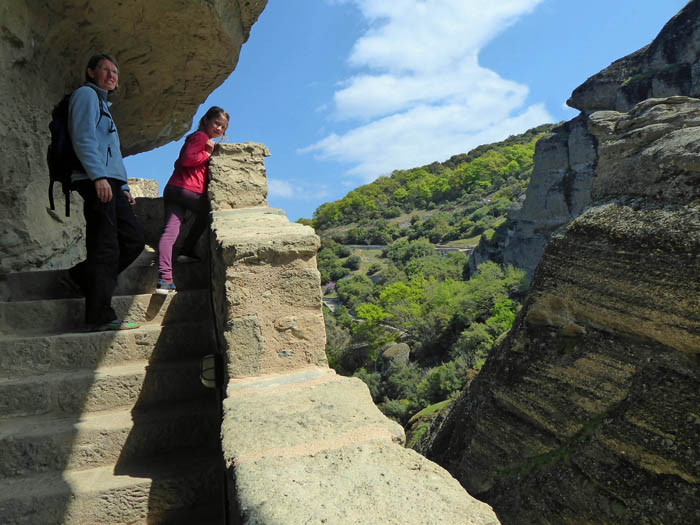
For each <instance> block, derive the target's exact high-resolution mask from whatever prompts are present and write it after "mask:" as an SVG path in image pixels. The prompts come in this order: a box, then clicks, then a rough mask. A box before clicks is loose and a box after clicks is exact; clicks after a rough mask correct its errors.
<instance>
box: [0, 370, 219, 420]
mask: <svg viewBox="0 0 700 525" xmlns="http://www.w3.org/2000/svg"><path fill="white" fill-rule="evenodd" d="M199 374H200V362H199V360H192V361H182V362H174V363H155V364H152V365H149V364H148V362H146V361H136V362H132V363H127V364H123V365H116V366H110V367H102V368H98V369H96V370H77V371H72V372H61V373H50V374H45V375H36V376H27V377H22V378H13V379H4V380H0V418H2V417H12V416H30V415H39V414H49V413H52V414H67V415H70V414H80V413H84V412H93V411H99V410H109V409H111V408H116V407H122V406H134V407H143V406H148V405H156V404H158V403H174V402H178V401H184V400H188V399H202V400H203V401H202V402H205V401H204V400H207V399H209V398H211V399H209V401H206V402H207V403H208V402H214V401H213V399H214V398H215V392H214V391H213V390H210V389H207V388H205V387H204V386H203V385H202V384H201V380H200V377H199ZM0 421H1V419H0Z"/></svg>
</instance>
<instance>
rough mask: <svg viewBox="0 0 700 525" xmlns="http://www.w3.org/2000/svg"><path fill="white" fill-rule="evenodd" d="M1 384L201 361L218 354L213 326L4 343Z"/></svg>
mask: <svg viewBox="0 0 700 525" xmlns="http://www.w3.org/2000/svg"><path fill="white" fill-rule="evenodd" d="M0 344H1V345H2V351H1V352H0V379H9V378H18V377H21V376H27V375H39V374H46V373H48V372H51V371H56V372H60V371H67V370H76V369H96V368H98V367H100V366H102V367H104V366H110V365H117V364H122V363H126V362H129V361H138V360H141V361H149V362H150V363H157V362H161V361H176V360H180V359H187V358H193V359H194V358H199V357H202V356H204V355H206V354H210V353H213V352H214V351H215V348H216V340H215V335H214V327H213V325H212V322H211V321H199V322H191V323H177V324H169V325H155V324H145V325H142V326H141V327H139V328H137V329H135V330H123V331H120V332H86V333H70V334H59V335H49V336H34V337H0Z"/></svg>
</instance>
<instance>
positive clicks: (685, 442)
mask: <svg viewBox="0 0 700 525" xmlns="http://www.w3.org/2000/svg"><path fill="white" fill-rule="evenodd" d="M698 13H700V2H699V1H697V0H693V1H691V2H690V3H689V4H688V5H687V6H686V7H685V8H684V9H683V10H682V11H681V12H680V13H679V14H678V15H677V16H676V17H674V19H673V20H671V21H670V22H669V23H668V24H667V25H666V26H665V28H664V30H663V31H662V33H661V35H660V36H659V38H657V39H656V40H655V41H654V43H652V44H650V46H647V47H646V48H644V49H643V50H640V51H638V52H636V53H634V54H632V55H630V56H629V57H626V58H625V59H622V60H620V61H618V62H616V63H615V64H613V65H612V66H611V68H612V69H610V68H609V69H608V70H605V71H604V72H603V73H601V74H600V75H598V76H594V77H592V79H589V81H587V83H586V84H584V86H585V89H583V88H578V89H577V90H576V91H574V96H573V97H572V99H573V100H574V104H576V105H577V106H576V107H580V108H581V109H584V110H585V111H584V113H583V114H582V115H581V116H580V117H578V118H577V119H574V121H571V122H569V123H567V124H565V125H564V126H561V127H560V128H559V129H558V130H555V131H554V133H553V134H551V135H550V136H548V137H547V138H545V139H543V141H541V143H540V144H539V145H538V154H539V157H536V165H535V173H540V174H544V175H546V176H547V177H548V178H547V177H543V178H541V179H539V183H538V181H536V180H535V175H534V174H533V182H534V183H535V187H533V188H532V191H530V190H528V197H527V198H528V199H530V198H531V195H534V194H536V193H539V194H540V195H546V194H547V192H548V191H551V192H554V189H555V187H556V186H558V187H559V188H562V189H566V188H569V190H572V189H574V188H575V187H576V177H573V178H572V176H571V175H572V173H573V170H572V166H579V167H583V169H580V170H579V172H580V173H585V177H586V181H587V182H586V184H588V187H589V189H588V190H586V191H587V193H588V197H587V199H588V202H587V203H584V204H581V203H579V204H578V205H576V206H580V208H581V209H580V212H579V213H578V214H576V215H575V216H573V217H572V218H571V219H570V220H569V221H565V220H562V222H561V224H560V225H558V226H557V225H556V224H555V223H556V222H557V221H558V220H561V218H563V217H565V216H566V214H567V213H569V210H571V209H573V208H574V207H575V206H572V207H568V208H562V207H561V206H559V207H557V206H555V205H554V204H556V203H558V204H561V203H562V202H563V203H575V202H576V199H574V198H572V199H569V200H568V201H567V199H566V198H563V197H562V198H559V199H556V198H553V197H552V196H551V195H550V197H552V198H551V199H550V201H545V202H550V203H554V204H552V205H548V206H546V207H544V208H548V209H550V210H552V213H553V214H554V215H556V213H559V218H558V219H556V220H552V221H550V223H549V224H550V226H549V227H548V228H547V227H543V228H541V229H540V230H539V231H542V232H544V231H545V230H547V229H548V230H549V232H548V233H549V235H551V239H550V240H549V242H548V244H547V243H546V241H545V242H542V243H541V245H542V249H543V250H544V253H543V255H542V258H541V260H540V259H539V257H531V259H530V260H534V261H535V264H537V261H538V260H539V264H538V265H537V268H536V269H535V270H534V276H533V282H532V287H531V292H530V296H529V298H528V301H527V302H526V305H525V307H524V308H523V310H522V311H521V312H520V314H519V316H518V318H517V319H516V322H515V324H514V326H513V328H512V329H511V331H510V332H509V334H508V335H507V337H506V338H505V339H504V340H503V341H502V342H500V344H498V345H497V346H496V347H495V348H494V349H493V350H492V353H491V354H490V356H489V359H488V361H487V363H486V365H485V366H484V368H483V369H482V371H481V373H480V374H479V375H478V376H477V377H476V378H475V379H474V381H473V382H472V383H471V385H470V387H469V388H468V389H467V390H465V392H463V394H462V395H461V397H460V398H459V399H458V401H457V402H456V403H455V405H454V407H453V409H452V410H451V412H450V413H449V414H448V416H447V417H446V419H445V420H444V421H443V423H442V424H441V426H440V428H439V429H438V430H437V432H436V434H435V437H434V438H433V440H432V442H431V443H430V445H429V450H428V451H427V455H428V457H429V458H431V459H433V460H435V461H437V462H438V463H440V464H441V465H443V466H444V467H446V468H447V469H448V470H449V471H450V472H451V473H452V474H453V475H454V476H455V477H457V478H458V479H459V480H460V481H461V482H462V484H463V485H464V486H465V487H466V488H467V490H469V491H470V493H471V494H473V495H476V496H477V497H479V498H480V499H482V500H484V501H486V502H488V503H489V504H490V505H492V506H493V508H494V510H495V511H496V513H497V515H498V516H499V519H501V521H502V522H503V523H513V524H515V523H518V524H519V523H552V524H555V523H556V524H561V523H582V522H584V523H630V524H631V523H674V524H677V523H688V524H690V523H698V522H700V507H698V505H697V501H698V500H700V446H699V445H698V443H697V436H698V435H699V432H700V418H699V417H698V409H697V407H698V406H700V360H699V356H700V303H698V300H697V298H698V297H699V296H700V184H698V181H699V180H700V118H699V115H700V99H697V98H691V97H688V96H685V95H688V94H690V93H695V92H693V91H692V90H691V92H685V91H684V89H685V87H684V86H691V87H692V86H696V85H697V78H696V76H697V71H698V70H700V31H699V30H698V28H699V27H700V23H699V22H698V21H699V20H700V17H698V16H697V15H698ZM664 61H665V62H664ZM669 61H675V62H672V63H670V62H669ZM631 64H635V66H634V67H632V65H631ZM664 64H665V65H664ZM683 64H687V67H686V66H685V65H683ZM623 65H624V67H625V68H628V69H627V70H626V71H627V73H624V74H622V73H620V74H619V75H618V76H617V77H615V78H616V79H617V80H615V82H617V84H615V86H613V84H614V82H612V81H611V80H610V78H611V76H610V75H611V71H618V70H621V68H622V67H623ZM672 70H673V71H676V72H678V71H685V72H686V73H683V75H685V76H684V77H683V78H685V80H682V78H681V77H678V76H677V77H674V78H676V80H677V81H678V82H676V83H675V84H673V85H675V86H676V87H675V88H673V89H671V88H670V87H669V86H671V85H672V83H670V82H666V83H665V84H663V85H664V86H666V87H665V88H664V89H663V90H662V89H661V86H662V84H661V83H660V80H659V79H658V78H657V75H662V76H663V75H666V74H667V73H668V72H670V71H672ZM629 74H631V75H637V74H641V75H644V77H643V78H642V77H639V78H637V79H636V80H635V79H633V80H632V81H629V82H627V83H626V84H625V82H626V80H625V78H627V77H625V75H629ZM683 75H681V76H683ZM622 77H625V78H622ZM645 78H646V79H652V80H651V81H649V82H650V83H649V85H650V86H652V88H653V89H652V91H650V92H644V91H643V90H637V91H636V92H637V93H641V95H640V96H641V97H642V98H641V99H640V100H636V99H635V98H630V97H629V96H628V95H627V94H625V93H628V90H627V86H629V85H630V84H631V83H632V82H634V81H639V82H641V81H643V80H644V79H645ZM654 78H656V80H653V79H654ZM664 78H666V77H664ZM644 82H646V80H644ZM623 84H625V85H623ZM596 85H598V88H595V86H596ZM613 87H614V89H613ZM596 89H600V90H601V93H600V94H598V93H596ZM650 93H651V94H652V95H654V96H655V97H657V98H647V97H646V95H648V94H650ZM584 94H585V96H584ZM681 95H683V96H681ZM596 101H598V102H596ZM621 101H622V102H621ZM603 108H605V110H601V109H603ZM594 110H595V111H594ZM575 135H577V136H578V138H576V140H574V141H573V142H572V137H574V136H575ZM576 143H578V144H579V145H580V146H578V147H573V148H572V147H571V145H572V144H576ZM581 145H584V146H585V147H582V146H581ZM581 152H587V153H586V155H583V154H579V153H581ZM572 153H573V155H572ZM543 158H544V159H546V160H547V162H542V159H543ZM537 159H539V160H537ZM572 159H576V160H575V161H574V162H572ZM586 159H588V160H586ZM567 181H568V182H567ZM579 182H580V181H579ZM538 184H539V186H538ZM579 187H581V186H579ZM543 188H544V189H543ZM567 194H568V195H571V196H573V197H575V196H576V195H577V192H576V191H568V192H567V191H563V190H562V191H560V192H559V195H560V196H563V195H567ZM579 195H580V193H579ZM534 204H535V202H534V201H533V202H532V205H533V206H532V209H533V210H534V209H536V207H535V206H534ZM525 209H526V207H525V206H524V210H525ZM557 210H559V211H557ZM562 210H563V211H562ZM540 213H541V212H540ZM547 221H548V217H547V216H546V215H544V214H543V216H542V218H541V220H540V222H539V223H538V225H540V226H547ZM530 227H531V231H535V230H537V229H538V226H537V225H534V224H531V225H530ZM545 244H546V248H545V247H544V246H545ZM533 268H534V267H533Z"/></svg>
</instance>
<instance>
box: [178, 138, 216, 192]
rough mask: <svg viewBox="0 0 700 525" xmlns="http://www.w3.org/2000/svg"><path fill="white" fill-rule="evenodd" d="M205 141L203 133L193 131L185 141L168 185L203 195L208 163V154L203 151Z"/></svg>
mask: <svg viewBox="0 0 700 525" xmlns="http://www.w3.org/2000/svg"><path fill="white" fill-rule="evenodd" d="M207 140H209V136H208V135H207V134H206V133H204V132H203V131H195V132H194V133H192V135H190V136H189V137H187V139H185V143H184V144H183V146H182V149H181V150H180V156H179V157H178V158H177V160H176V161H175V169H174V170H173V174H172V175H171V176H170V180H169V181H168V184H170V185H171V186H177V187H178V188H184V189H186V190H190V191H193V192H195V193H204V191H205V189H206V185H207V169H208V161H209V153H207V151H206V150H205V149H204V146H205V145H206V143H207Z"/></svg>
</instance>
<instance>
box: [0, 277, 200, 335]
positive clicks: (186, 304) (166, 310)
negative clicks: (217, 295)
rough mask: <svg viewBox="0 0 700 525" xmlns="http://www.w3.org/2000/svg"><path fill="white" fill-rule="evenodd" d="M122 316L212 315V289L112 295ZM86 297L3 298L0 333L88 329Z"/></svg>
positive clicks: (153, 319) (149, 319)
mask: <svg viewBox="0 0 700 525" xmlns="http://www.w3.org/2000/svg"><path fill="white" fill-rule="evenodd" d="M112 307H113V308H114V310H115V311H116V313H117V316H119V318H120V319H128V320H130V321H136V322H139V323H153V324H169V323H178V322H188V321H189V322H191V321H203V320H206V319H210V318H211V306H210V301H209V290H206V289H201V290H189V291H187V290H186V291H182V292H177V293H176V294H172V295H158V294H141V295H120V296H114V297H113V299H112ZM84 311H85V301H84V299H55V300H50V301H47V300H37V301H18V302H0V337H2V336H4V337H5V338H7V337H9V336H21V335H24V336H29V335H40V334H46V335H48V334H59V333H66V332H75V331H85V330H86V328H85V323H84V315H85V314H84Z"/></svg>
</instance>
